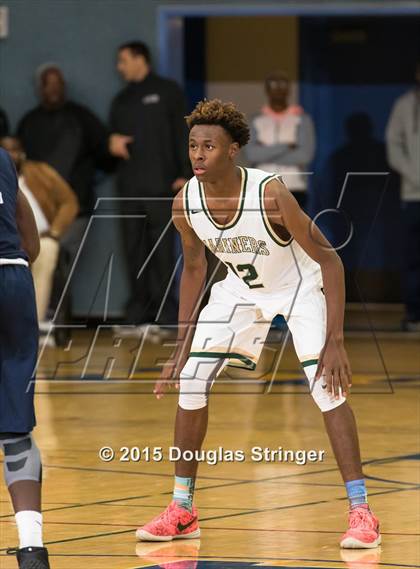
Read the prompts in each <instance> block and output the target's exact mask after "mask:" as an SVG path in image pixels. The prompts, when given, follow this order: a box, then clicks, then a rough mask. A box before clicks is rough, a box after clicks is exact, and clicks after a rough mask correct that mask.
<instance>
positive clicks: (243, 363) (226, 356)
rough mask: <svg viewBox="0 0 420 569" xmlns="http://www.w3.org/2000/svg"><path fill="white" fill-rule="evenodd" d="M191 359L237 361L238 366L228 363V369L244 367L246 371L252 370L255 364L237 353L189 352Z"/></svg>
mask: <svg viewBox="0 0 420 569" xmlns="http://www.w3.org/2000/svg"><path fill="white" fill-rule="evenodd" d="M189 356H190V357H191V358H223V359H233V360H239V364H233V363H228V364H227V365H228V366H230V367H245V368H246V369H250V370H254V369H255V368H256V367H257V364H256V363H255V362H253V361H252V360H251V359H250V358H247V357H246V356H243V355H242V354H238V353H237V352H190V353H189Z"/></svg>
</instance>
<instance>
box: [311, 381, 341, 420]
mask: <svg viewBox="0 0 420 569" xmlns="http://www.w3.org/2000/svg"><path fill="white" fill-rule="evenodd" d="M323 385H325V384H324V383H323V381H322V380H318V381H314V382H313V384H312V389H311V395H312V397H313V398H314V401H315V403H316V404H317V405H318V407H319V408H320V410H321V411H322V412H323V413H326V412H327V411H332V410H333V409H335V408H336V407H339V406H340V405H342V404H343V403H344V402H345V400H346V398H345V397H343V395H341V393H340V397H339V398H338V399H335V398H333V397H331V396H330V394H329V393H328V391H327V389H326V388H325V387H324V388H323V387H322V386H323Z"/></svg>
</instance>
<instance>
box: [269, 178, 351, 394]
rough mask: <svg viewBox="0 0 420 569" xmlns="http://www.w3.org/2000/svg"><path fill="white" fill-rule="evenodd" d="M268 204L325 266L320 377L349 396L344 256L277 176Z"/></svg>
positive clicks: (273, 216) (281, 226)
mask: <svg viewBox="0 0 420 569" xmlns="http://www.w3.org/2000/svg"><path fill="white" fill-rule="evenodd" d="M264 205H265V209H266V211H267V215H268V218H269V220H270V223H272V225H273V226H274V227H275V228H276V229H277V230H279V231H287V232H288V233H289V234H290V235H291V236H292V237H293V238H294V239H295V240H296V242H297V243H299V245H300V246H301V247H302V248H303V249H304V250H305V252H306V253H307V254H308V255H309V256H310V257H311V258H312V259H313V260H314V261H316V262H317V263H318V264H319V265H320V267H321V271H322V278H323V284H324V294H325V299H326V303H327V331H326V342H325V345H324V348H323V350H322V352H321V354H320V357H319V363H318V369H317V373H316V379H319V378H320V377H321V375H323V376H324V377H325V381H326V383H327V386H328V387H327V389H328V392H329V393H331V394H332V395H334V396H335V397H336V398H337V399H338V397H339V387H340V386H341V389H342V391H343V395H344V396H346V395H347V394H348V391H349V388H350V387H351V369H350V364H349V360H348V357H347V354H346V350H345V348H344V334H343V327H344V308H345V284H344V269H343V265H342V262H341V259H340V257H339V256H338V255H337V253H336V251H335V250H334V248H333V247H332V245H331V244H330V243H329V242H328V240H327V239H326V238H325V237H324V235H323V234H322V233H321V231H320V230H319V229H318V228H317V226H316V225H315V224H314V223H313V222H312V220H311V219H310V218H309V217H308V216H307V215H306V214H305V213H304V212H303V211H302V210H301V209H300V207H299V205H298V203H297V202H296V200H295V198H294V197H293V196H292V194H291V193H290V192H289V191H288V190H287V188H286V187H285V186H284V184H282V183H281V182H280V181H277V180H273V181H271V182H270V183H269V184H268V186H267V189H266V192H265V203H264Z"/></svg>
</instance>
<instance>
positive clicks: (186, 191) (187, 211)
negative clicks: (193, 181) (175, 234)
mask: <svg viewBox="0 0 420 569" xmlns="http://www.w3.org/2000/svg"><path fill="white" fill-rule="evenodd" d="M189 185H190V181H188V182H187V183H186V184H185V186H184V196H183V198H184V200H183V201H184V211H185V213H186V214H187V222H188V225H189V226H190V227H192V225H191V215H190V205H189V202H188V188H189Z"/></svg>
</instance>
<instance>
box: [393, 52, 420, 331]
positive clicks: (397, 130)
mask: <svg viewBox="0 0 420 569" xmlns="http://www.w3.org/2000/svg"><path fill="white" fill-rule="evenodd" d="M386 143H387V151H388V160H389V163H390V164H391V166H392V168H394V170H396V171H397V172H398V174H399V175H400V177H401V213H402V222H403V223H402V226H403V232H404V247H403V251H402V253H403V256H404V268H403V274H402V289H403V298H404V302H405V307H406V317H405V320H404V322H403V327H404V329H405V330H407V331H413V332H418V331H420V246H419V243H420V58H418V61H417V66H416V72H415V86H414V88H413V89H410V90H409V91H408V92H407V93H404V94H403V95H402V96H401V97H399V98H398V99H397V100H396V101H395V103H394V106H393V108H392V112H391V116H390V118H389V122H388V127H387V132H386Z"/></svg>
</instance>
